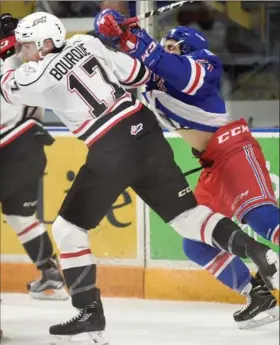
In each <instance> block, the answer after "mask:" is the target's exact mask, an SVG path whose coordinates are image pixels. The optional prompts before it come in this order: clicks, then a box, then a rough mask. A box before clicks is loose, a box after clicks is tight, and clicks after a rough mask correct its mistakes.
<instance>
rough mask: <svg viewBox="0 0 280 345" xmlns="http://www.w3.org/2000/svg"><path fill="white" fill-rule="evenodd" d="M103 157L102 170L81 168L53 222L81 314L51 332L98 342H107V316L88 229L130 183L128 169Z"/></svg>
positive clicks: (74, 300) (55, 236)
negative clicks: (110, 164) (118, 167)
mask: <svg viewBox="0 0 280 345" xmlns="http://www.w3.org/2000/svg"><path fill="white" fill-rule="evenodd" d="M106 159H107V157H106ZM111 159H112V160H113V159H114V155H112V158H111ZM104 160H105V158H103V160H102V159H99V160H95V164H96V165H98V166H99V167H100V170H99V171H98V169H99V168H98V169H97V170H95V171H94V172H93V171H92V170H90V169H89V167H88V166H87V165H84V166H83V167H82V168H81V169H80V171H79V173H78V174H77V176H76V179H75V181H74V183H73V185H72V187H71V188H70V190H69V192H68V194H67V196H66V198H65V200H64V202H63V204H62V207H61V209H60V211H59V216H58V217H57V219H56V220H55V222H54V224H53V236H54V239H55V241H56V243H57V245H58V248H59V251H60V260H61V267H62V270H63V274H64V278H65V282H66V284H67V286H68V289H69V292H70V295H71V298H72V304H73V306H74V307H75V308H77V309H78V314H77V316H76V317H74V318H73V319H71V320H69V322H66V323H63V324H59V325H55V326H52V327H51V328H50V334H52V335H55V336H56V337H62V338H64V336H66V337H68V338H69V337H70V338H71V340H72V341H74V340H80V341H82V340H84V341H85V343H86V344H87V342H86V341H88V342H89V343H90V344H91V342H93V343H94V344H95V343H96V344H98V345H99V344H105V340H104V339H103V331H104V330H105V316H104V311H103V306H102V302H101V297H100V290H99V289H98V287H97V286H96V271H97V268H96V260H95V258H94V256H93V255H92V253H91V249H90V242H89V230H90V229H92V228H95V227H96V226H97V225H98V224H99V223H100V221H101V220H102V219H103V217H104V216H105V215H106V213H107V212H108V210H109V209H110V207H111V206H112V204H113V203H114V202H115V201H116V199H117V198H118V196H119V195H120V194H121V193H122V192H123V190H125V189H126V187H127V185H126V184H125V182H124V180H125V179H123V178H124V176H125V172H124V171H120V173H119V174H118V171H116V170H114V169H111V170H110V169H108V168H107V165H106V164H107V162H105V161H104ZM107 160H108V159H107ZM116 176H118V178H117V177H116ZM90 341H91V342H90Z"/></svg>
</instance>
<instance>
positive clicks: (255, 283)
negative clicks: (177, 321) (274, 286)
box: [183, 169, 277, 328]
mask: <svg viewBox="0 0 280 345" xmlns="http://www.w3.org/2000/svg"><path fill="white" fill-rule="evenodd" d="M221 182H222V177H221V176H220V175H219V173H218V172H217V170H216V169H214V171H211V169H207V171H205V170H204V171H203V172H202V174H201V176H200V178H199V181H198V184H197V186H196V189H195V196H196V198H197V200H198V202H199V203H201V204H203V205H207V206H208V207H210V208H211V209H213V210H215V211H220V212H222V213H225V214H227V216H228V217H232V215H233V211H232V209H230V208H229V207H227V201H226V200H224V197H225V196H226V194H224V193H223V194H219V193H217V192H216V191H219V190H222V188H223V186H221V185H220V184H221ZM183 248H184V252H185V254H186V255H187V256H188V257H189V258H190V259H191V260H192V261H194V262H196V263H197V264H198V265H200V266H202V267H204V268H205V269H206V270H208V272H210V273H211V274H212V275H214V276H215V277H216V278H217V279H218V280H220V281H221V282H222V283H224V284H225V285H227V286H228V287H229V288H231V289H233V290H236V291H237V292H238V293H240V294H242V295H245V296H248V298H249V297H250V301H251V302H252V303H250V305H249V306H248V305H246V306H244V308H242V309H241V311H238V312H237V313H235V314H234V319H235V321H236V322H237V324H238V327H239V328H253V327H257V326H260V325H263V324H266V323H270V322H272V321H276V320H277V318H276V317H275V315H276V314H277V312H276V309H275V308H274V307H275V305H276V299H275V298H274V296H273V295H272V294H271V293H270V291H269V290H268V289H267V288H266V287H265V286H264V284H263V281H262V279H260V278H255V277H253V276H252V275H251V274H250V272H249V269H248V267H247V266H246V265H245V264H244V262H243V261H242V260H241V259H240V258H238V257H236V256H233V255H229V254H228V253H225V252H222V251H220V250H218V249H217V248H213V247H211V246H209V245H207V244H206V243H202V242H198V241H192V240H189V239H184V240H183ZM264 311H268V314H269V315H270V316H269V317H268V318H266V317H261V318H260V317H259V315H260V314H261V315H263V312H264ZM257 319H258V321H257V322H256V320H257Z"/></svg>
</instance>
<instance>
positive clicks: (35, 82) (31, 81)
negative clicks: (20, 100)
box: [15, 58, 48, 92]
mask: <svg viewBox="0 0 280 345" xmlns="http://www.w3.org/2000/svg"><path fill="white" fill-rule="evenodd" d="M47 64H48V59H47V58H45V59H44V60H42V61H39V62H33V61H30V62H27V63H24V64H22V65H21V66H20V67H18V68H17V69H16V71H15V79H16V81H17V83H18V85H19V86H20V87H31V88H33V87H34V88H35V89H36V91H37V92H38V90H41V86H42V85H43V82H42V78H43V74H44V70H45V69H46V67H47Z"/></svg>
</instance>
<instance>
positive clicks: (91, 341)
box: [49, 289, 109, 345]
mask: <svg viewBox="0 0 280 345" xmlns="http://www.w3.org/2000/svg"><path fill="white" fill-rule="evenodd" d="M97 294H99V297H100V292H99V290H98V289H97ZM105 327H106V321H105V316H104V311H103V306H102V302H101V300H100V298H98V300H97V301H96V302H94V303H93V304H92V305H90V306H87V307H85V308H84V309H78V314H77V315H76V316H74V317H73V318H72V319H70V320H69V321H66V322H63V323H61V324H59V325H55V326H52V327H50V330H49V332H50V334H51V335H54V336H55V340H52V342H51V345H57V344H63V345H64V344H72V342H74V343H75V344H76V343H77V344H79V345H108V344H109V343H108V341H107V340H105V339H104V330H105Z"/></svg>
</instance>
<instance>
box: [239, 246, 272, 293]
mask: <svg viewBox="0 0 280 345" xmlns="http://www.w3.org/2000/svg"><path fill="white" fill-rule="evenodd" d="M246 254H247V256H248V257H249V258H250V259H251V260H252V261H253V262H254V263H255V264H256V265H257V266H258V269H259V274H260V275H261V277H262V279H263V281H264V283H265V285H266V286H267V287H268V289H270V290H274V289H279V259H278V256H277V254H276V253H275V252H274V251H273V250H272V249H270V248H269V247H267V246H265V245H264V244H262V243H257V244H256V242H254V243H253V245H251V243H249V244H248V246H247V248H246Z"/></svg>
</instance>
